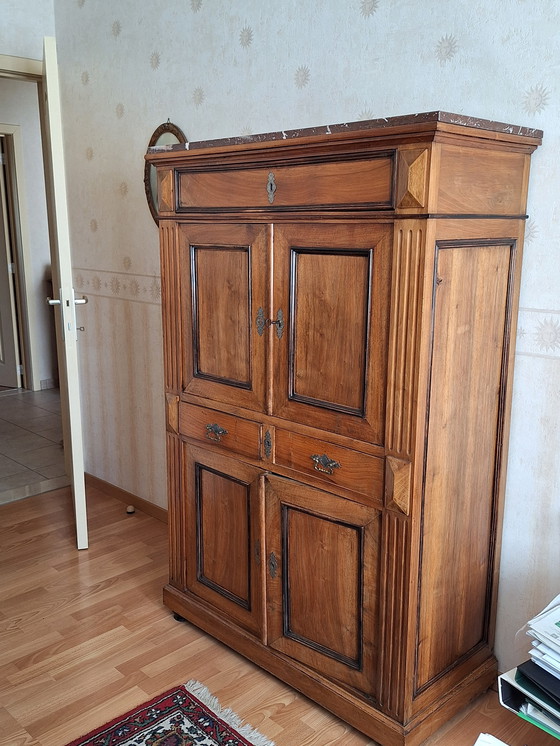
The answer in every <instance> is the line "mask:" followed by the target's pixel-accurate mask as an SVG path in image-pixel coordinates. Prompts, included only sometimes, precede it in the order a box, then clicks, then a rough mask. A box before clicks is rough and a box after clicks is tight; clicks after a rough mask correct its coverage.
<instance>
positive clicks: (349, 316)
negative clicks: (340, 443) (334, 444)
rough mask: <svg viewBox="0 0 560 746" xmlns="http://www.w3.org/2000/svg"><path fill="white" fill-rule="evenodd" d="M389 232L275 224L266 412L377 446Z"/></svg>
mask: <svg viewBox="0 0 560 746" xmlns="http://www.w3.org/2000/svg"><path fill="white" fill-rule="evenodd" d="M390 236H391V232H390V227H389V226H388V225H376V226H372V225H366V224H361V223H358V224H354V223H353V224H346V223H345V224H340V223H337V224H335V223H332V224H329V223H327V224H325V223H320V224H317V225H308V224H304V225H291V224H289V225H281V226H275V229H274V242H273V263H274V269H273V276H274V288H273V313H274V314H275V315H276V316H275V320H276V321H277V322H278V321H283V324H284V326H283V328H282V327H281V326H280V324H276V332H277V334H276V336H273V340H272V344H273V359H274V365H273V376H274V385H273V414H275V415H277V416H279V417H284V418H286V419H289V420H295V421H297V422H301V423H304V424H307V425H310V426H312V427H318V428H321V429H322V430H329V431H332V432H337V433H340V434H342V435H347V436H349V437H355V438H359V439H361V440H366V441H369V442H372V443H378V444H380V445H381V444H382V443H383V435H384V411H385V380H386V367H387V330H388V309H389V292H390V270H389V262H390V249H391V239H390ZM280 331H282V334H280Z"/></svg>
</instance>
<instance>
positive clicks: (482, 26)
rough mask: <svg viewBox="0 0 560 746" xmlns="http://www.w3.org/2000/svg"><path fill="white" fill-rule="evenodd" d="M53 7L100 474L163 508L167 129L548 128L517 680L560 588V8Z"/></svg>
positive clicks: (519, 463) (531, 284)
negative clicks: (155, 166) (530, 628)
mask: <svg viewBox="0 0 560 746" xmlns="http://www.w3.org/2000/svg"><path fill="white" fill-rule="evenodd" d="M30 2H31V0H26V2H25V3H23V5H25V4H29V3H30ZM32 4H33V6H34V3H32ZM13 5H17V6H21V5H22V3H13ZM46 5H48V3H47V4H46ZM54 6H55V20H56V34H57V37H58V48H59V63H60V65H61V83H62V95H63V119H64V128H65V142H66V164H67V172H68V180H69V189H70V199H69V206H70V217H71V231H72V237H73V246H74V252H75V254H74V257H75V258H74V262H75V279H76V285H77V289H78V290H79V291H83V292H86V293H87V294H88V295H89V297H90V304H89V307H88V316H87V320H86V322H85V324H86V333H85V334H84V337H83V342H82V363H83V371H84V373H83V382H82V384H83V390H84V414H85V421H86V428H87V429H86V449H87V468H88V470H89V471H90V472H92V473H94V474H96V475H97V476H99V477H101V478H103V479H106V480H108V481H110V482H113V483H115V484H117V485H119V486H120V487H123V488H124V489H127V490H130V491H131V492H134V493H136V494H138V495H140V496H141V497H144V498H146V499H148V500H152V501H153V502H155V503H156V504H159V505H164V504H165V468H164V463H165V457H164V449H163V443H164V422H163V400H162V393H161V392H162V388H163V384H162V359H161V325H160V319H159V312H160V308H159V288H160V285H159V264H158V236H157V230H156V227H155V224H154V223H153V222H152V220H151V217H150V214H149V212H148V208H147V206H146V204H145V199H144V191H143V182H142V174H143V154H144V152H145V149H146V145H147V142H148V140H149V137H150V135H151V133H152V131H153V130H154V129H155V128H156V127H157V126H158V125H159V124H160V123H162V122H164V121H166V120H167V119H168V118H169V119H170V120H171V121H172V122H174V123H175V124H177V125H179V126H180V127H181V128H182V129H183V130H184V131H185V133H186V134H187V136H188V137H189V139H190V140H201V139H208V138H214V137H221V136H232V135H239V134H244V133H251V132H263V131H276V130H280V129H289V128H295V127H302V126H312V125H319V124H327V123H336V122H343V121H350V120H356V119H362V118H371V117H381V116H390V115H397V114H410V113H414V112H421V111H430V110H433V109H443V110H447V111H453V112H458V113H465V114H469V115H472V116H476V117H483V118H487V119H496V120H499V121H505V122H511V123H513V124H519V125H526V126H530V127H537V128H541V129H543V130H544V131H545V140H544V144H543V146H542V148H540V149H539V150H538V151H537V152H536V154H535V156H534V157H533V166H532V175H531V184H530V198H529V207H528V211H529V214H530V220H529V222H528V231H527V241H526V247H525V264H524V272H523V280H522V291H521V305H522V310H521V318H520V324H519V338H518V341H517V344H518V346H517V357H516V369H515V392H514V406H513V422H512V437H511V446H510V457H509V480H508V488H507V503H506V514H505V527H504V539H503V554H502V570H501V585H500V599H499V615H498V630H497V653H498V656H499V660H500V665H501V668H502V669H507V668H509V667H511V666H513V665H514V664H515V663H516V662H517V659H518V657H519V656H522V655H523V650H522V648H523V647H524V646H525V641H524V640H522V642H521V643H520V644H517V643H516V641H515V639H514V636H515V632H516V630H517V629H518V628H519V627H520V626H521V625H522V624H523V623H524V621H525V620H526V619H527V617H529V616H531V615H532V614H533V613H535V612H536V611H538V610H539V609H540V608H541V607H542V606H544V604H545V603H546V602H547V601H548V600H549V598H550V597H552V596H553V595H555V594H556V593H557V592H558V591H559V590H560V588H559V587H558V586H559V581H558V571H557V568H558V567H559V566H560V542H559V541H558V540H557V537H558V535H559V530H560V499H559V498H560V485H559V481H560V465H559V464H560V461H559V459H558V457H557V453H558V452H559V446H560V442H559V441H560V438H559V432H558V428H559V425H558V421H559V414H560V406H559V404H560V402H559V390H560V386H559V383H560V375H559V371H560V283H559V279H560V272H559V266H560V263H559V243H560V241H559V233H560V230H559V225H560V165H559V163H560V161H559V159H558V156H557V154H558V152H560V148H559V146H560V120H559V102H560V98H559V94H560V89H559V84H558V66H559V64H560V44H558V28H559V27H560V5H559V4H558V3H557V2H555V0H537V2H534V3H531V4H528V3H527V2H525V0H448V2H445V3H442V2H441V1H440V0H425V1H424V2H421V3H420V2H416V1H413V0H399V2H396V0H323V2H321V3H317V2H310V1H308V2H305V1H303V0H278V2H276V3H263V2H262V0H243V2H240V1H239V0H165V2H164V1H163V0H160V1H158V0H151V1H150V2H145V3H142V2H138V0H113V1H112V2H111V3H104V2H102V3H100V2H94V0H54ZM7 53H10V52H7ZM11 53H13V52H11ZM525 647H526V646H525ZM520 648H521V649H520Z"/></svg>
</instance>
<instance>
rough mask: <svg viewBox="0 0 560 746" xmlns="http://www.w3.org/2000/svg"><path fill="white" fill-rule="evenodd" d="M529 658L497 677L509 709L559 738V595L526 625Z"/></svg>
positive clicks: (499, 687) (502, 695) (501, 696)
mask: <svg viewBox="0 0 560 746" xmlns="http://www.w3.org/2000/svg"><path fill="white" fill-rule="evenodd" d="M526 632H527V634H528V635H529V636H530V637H531V649H530V651H529V656H530V657H529V660H527V661H525V663H522V664H521V665H520V666H518V667H517V668H514V669H512V670H511V671H508V672H507V673H504V674H501V676H499V678H498V692H499V695H500V702H501V704H502V705H503V706H504V707H507V709H508V710H511V711H512V712H515V713H516V714H517V715H519V716H520V717H522V718H524V719H525V720H528V721H529V722H530V723H533V725H536V726H538V727H539V728H542V730H545V731H546V732H547V733H550V735H552V736H555V737H556V738H557V739H559V740H560V595H559V596H557V597H556V598H555V599H553V600H552V601H551V602H550V603H549V605H548V606H547V607H546V608H545V609H543V611H541V613H540V614H537V616H536V617H534V618H533V619H531V620H530V621H529V622H528V623H527V626H526Z"/></svg>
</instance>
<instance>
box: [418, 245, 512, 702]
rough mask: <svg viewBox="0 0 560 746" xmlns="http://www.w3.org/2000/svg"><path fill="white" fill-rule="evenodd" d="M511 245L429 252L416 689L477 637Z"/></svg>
mask: <svg viewBox="0 0 560 746" xmlns="http://www.w3.org/2000/svg"><path fill="white" fill-rule="evenodd" d="M513 256H514V245H512V243H511V242H508V243H502V244H499V243H498V242H494V243H491V242H490V241H481V242H469V243H467V242H449V243H447V244H443V243H442V244H440V245H439V246H438V247H437V252H436V264H435V277H434V292H433V317H432V355H431V381H430V386H429V405H428V417H427V442H426V451H425V470H424V493H423V511H422V525H423V536H422V549H421V566H422V570H421V573H422V578H423V580H422V585H421V588H420V598H419V601H420V603H419V619H418V650H417V672H416V673H417V677H416V688H417V690H421V689H422V688H423V687H425V686H426V685H427V684H429V683H430V682H431V681H432V680H433V679H434V678H436V677H437V676H438V675H440V674H442V673H444V672H445V671H446V670H447V669H449V668H450V667H451V666H453V665H454V664H456V663H458V662H459V661H460V660H461V659H464V658H465V657H466V656H467V655H469V653H471V652H474V650H475V649H477V648H479V647H480V646H481V645H484V644H485V643H487V637H488V622H489V613H490V609H489V604H490V597H491V588H490V583H491V580H490V579H491V577H492V570H493V552H494V540H495V536H494V534H495V521H496V507H497V506H496V502H497V485H498V480H499V469H500V459H499V454H500V450H501V449H500V444H501V439H502V430H503V412H504V405H505V402H504V399H505V388H506V373H507V371H506V360H507V351H508V349H507V348H508V338H509V328H510V315H511V300H512V291H511V288H512V276H513Z"/></svg>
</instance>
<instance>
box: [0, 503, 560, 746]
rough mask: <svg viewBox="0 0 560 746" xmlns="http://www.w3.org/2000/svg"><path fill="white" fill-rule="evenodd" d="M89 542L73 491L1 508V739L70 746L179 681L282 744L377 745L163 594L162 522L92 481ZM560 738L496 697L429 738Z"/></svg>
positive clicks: (548, 743)
mask: <svg viewBox="0 0 560 746" xmlns="http://www.w3.org/2000/svg"><path fill="white" fill-rule="evenodd" d="M88 508H89V516H90V549H88V550H87V551H80V552H78V551H77V550H76V549H75V548H74V547H75V544H74V532H73V526H72V509H71V500H70V494H69V491H68V489H62V490H58V491H56V492H51V493H47V494H43V495H38V496H36V497H30V498H27V499H25V500H20V501H18V502H14V503H10V504H7V505H3V506H0V744H1V746H64V744H67V743H68V742H69V741H71V740H72V739H74V738H77V737H78V736H80V735H82V734H84V733H86V732H88V731H89V730H91V729H93V728H95V727H97V726H98V725H101V724H102V723H104V722H106V721H108V720H110V719H112V718H113V717H116V716H118V715H120V714H122V713H124V712H125V711H126V710H127V709H130V708H131V707H133V706H135V705H138V704H140V703H142V702H143V701H145V700H146V699H148V698H150V697H152V696H155V695H157V694H159V693H161V692H163V691H164V690H166V689H168V688H170V687H171V686H173V685H175V684H178V683H181V682H184V681H187V680H188V679H198V680H199V681H201V682H203V683H204V684H205V685H206V686H207V687H208V688H209V689H210V690H211V691H212V693H213V694H215V695H216V696H217V697H218V699H219V700H220V703H221V704H222V705H224V706H228V707H231V708H232V709H233V710H235V711H236V712H237V713H238V714H239V715H240V716H241V717H242V718H243V719H244V720H246V721H247V722H249V723H250V724H251V725H252V726H253V727H255V728H257V729H258V730H260V731H261V732H262V733H263V734H265V735H266V736H268V737H269V738H271V739H273V740H274V741H275V742H276V744H277V746H366V745H367V744H370V743H371V741H369V739H367V738H366V737H365V736H362V735H360V734H358V733H357V732H356V731H353V730H352V729H351V728H349V727H348V726H346V725H344V724H343V723H341V722H340V721H339V720H337V719H336V718H335V717H333V716H332V715H330V714H329V713H327V712H326V711H325V710H323V709H321V708H320V707H318V706H316V705H314V704H313V703H311V702H310V701H309V700H307V699H306V698H305V697H303V696H301V695H299V694H297V693H296V692H294V691H293V690H292V689H290V688H289V687H287V686H285V685H284V684H282V683H281V682H279V681H277V680H276V679H274V678H273V677H271V676H269V675H268V674H266V673H264V672H262V671H261V670H259V669H257V668H256V667H255V666H253V665H252V664H251V663H248V662H247V661H245V660H244V659H242V658H240V657H239V656H238V655H237V654H235V653H233V652H232V651H230V650H228V649H227V648H225V647H224V646H222V645H220V644H219V643H217V642H215V641H214V640H212V639H210V638H209V637H207V636H206V635H204V634H203V633H201V632H199V631H198V630H197V629H196V628H194V627H192V626H190V625H189V624H184V623H178V622H176V621H175V620H174V619H173V617H172V615H171V614H170V613H169V611H168V610H167V609H166V608H164V607H163V605H162V603H161V589H162V586H163V584H164V582H165V580H166V574H167V550H166V543H167V540H166V532H167V530H166V526H165V525H164V524H162V523H160V522H159V521H157V520H156V519H155V518H151V517H149V516H147V515H145V514H143V513H141V512H139V511H136V513H135V514H134V515H127V514H126V512H125V505H124V504H123V503H121V502H119V501H117V500H115V499H113V498H111V497H109V496H107V495H105V494H104V493H103V492H101V491H100V490H97V489H89V490H88ZM480 732H486V733H492V734H493V735H494V736H496V737H497V738H500V739H501V740H503V741H505V742H506V743H507V744H508V745H509V746H525V745H526V746H554V745H555V744H557V743H558V742H557V741H556V740H554V739H552V738H550V737H548V736H546V735H545V734H544V733H542V732H541V731H539V730H537V729H536V728H533V727H532V726H530V725H527V724H526V723H524V722H523V721H522V720H520V719H519V718H517V717H516V716H515V715H513V714H511V713H508V712H507V711H506V710H504V709H503V708H501V707H500V706H499V705H498V703H497V699H496V695H495V693H493V692H491V693H489V694H487V695H485V696H484V697H483V698H481V699H480V700H478V701H477V702H476V703H475V705H474V706H473V707H472V708H471V709H469V711H467V712H466V713H463V714H462V715H461V716H459V717H458V718H456V719H455V721H453V722H452V723H450V724H448V725H447V726H445V727H444V728H443V729H442V730H441V731H440V732H439V733H438V734H436V735H435V736H433V737H432V738H431V739H430V740H429V741H428V742H427V743H429V744H430V746H436V744H437V746H444V745H445V746H472V744H474V742H475V741H476V739H477V737H478V735H479V733H480Z"/></svg>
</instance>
